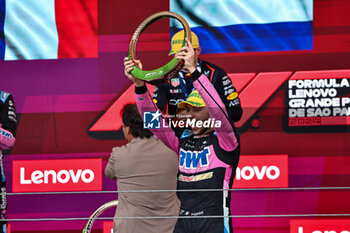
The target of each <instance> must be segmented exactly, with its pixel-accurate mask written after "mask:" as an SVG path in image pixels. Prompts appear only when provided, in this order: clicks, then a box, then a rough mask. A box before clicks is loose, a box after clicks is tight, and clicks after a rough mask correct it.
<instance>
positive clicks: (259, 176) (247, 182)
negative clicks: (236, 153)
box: [233, 155, 288, 188]
mask: <svg viewBox="0 0 350 233" xmlns="http://www.w3.org/2000/svg"><path fill="white" fill-rule="evenodd" d="M287 187H288V155H243V156H241V157H240V161H239V164H238V168H237V170H236V177H235V180H234V182H233V188H287Z"/></svg>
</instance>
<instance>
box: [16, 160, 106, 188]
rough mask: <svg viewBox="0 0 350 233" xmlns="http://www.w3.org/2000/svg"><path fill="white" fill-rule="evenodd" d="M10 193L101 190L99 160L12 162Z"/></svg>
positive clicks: (100, 165) (100, 166)
mask: <svg viewBox="0 0 350 233" xmlns="http://www.w3.org/2000/svg"><path fill="white" fill-rule="evenodd" d="M12 169H13V171H12V172H13V180H12V182H13V184H12V189H13V190H12V191H13V192H50V191H88V190H94V191H97V190H102V159H68V160H67V159H60V160H26V161H13V164H12Z"/></svg>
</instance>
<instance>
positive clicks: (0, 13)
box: [0, 0, 6, 60]
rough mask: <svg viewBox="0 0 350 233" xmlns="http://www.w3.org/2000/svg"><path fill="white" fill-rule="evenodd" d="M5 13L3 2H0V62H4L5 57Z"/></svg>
mask: <svg viewBox="0 0 350 233" xmlns="http://www.w3.org/2000/svg"><path fill="white" fill-rule="evenodd" d="M5 13H6V5H5V0H0V60H4V56H5V34H4V25H5Z"/></svg>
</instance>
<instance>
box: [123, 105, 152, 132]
mask: <svg viewBox="0 0 350 233" xmlns="http://www.w3.org/2000/svg"><path fill="white" fill-rule="evenodd" d="M121 112H122V118H123V124H124V125H125V126H129V127H130V132H131V134H132V136H133V137H134V138H144V137H145V138H149V137H151V136H152V135H153V134H152V133H151V131H149V130H148V129H144V128H143V120H142V118H141V115H140V112H139V110H138V109H137V106H136V104H126V105H124V107H123V109H122V111H121Z"/></svg>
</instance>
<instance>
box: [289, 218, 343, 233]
mask: <svg viewBox="0 0 350 233" xmlns="http://www.w3.org/2000/svg"><path fill="white" fill-rule="evenodd" d="M290 233H350V219H346V220H345V219H342V220H341V219H322V220H291V221H290Z"/></svg>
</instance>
